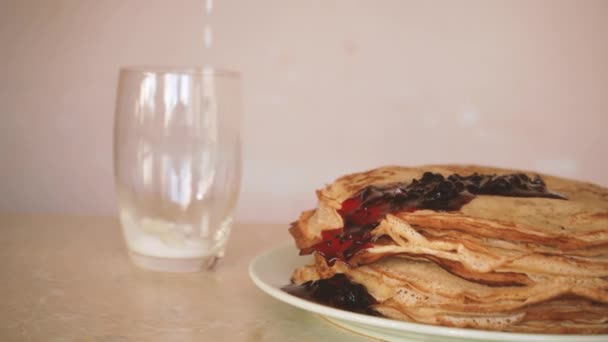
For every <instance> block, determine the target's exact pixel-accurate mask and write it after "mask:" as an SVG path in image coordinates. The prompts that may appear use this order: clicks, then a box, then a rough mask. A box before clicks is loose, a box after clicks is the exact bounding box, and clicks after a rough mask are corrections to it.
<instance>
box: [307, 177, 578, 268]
mask: <svg viewBox="0 0 608 342" xmlns="http://www.w3.org/2000/svg"><path fill="white" fill-rule="evenodd" d="M476 195H495V196H509V197H544V198H553V199H562V200H565V199H567V198H566V197H564V196H563V195H560V194H557V193H554V192H551V191H549V190H548V189H547V186H546V184H545V182H544V181H543V180H542V178H541V177H540V176H536V177H534V178H530V177H528V175H526V174H523V173H517V174H507V175H501V176H497V175H481V174H477V173H474V174H472V175H470V176H460V175H459V174H452V175H450V176H448V177H447V178H446V177H444V176H443V175H441V174H439V173H432V172H425V173H424V174H423V176H422V178H420V179H412V181H411V182H410V183H392V184H386V185H380V186H376V185H371V186H368V187H365V188H363V189H362V190H361V191H359V192H358V193H357V194H356V195H354V196H353V197H351V198H349V199H347V200H345V201H344V202H342V206H341V208H340V210H338V213H339V214H340V216H341V217H342V219H343V221H344V227H343V228H338V229H332V230H326V231H323V232H322V233H321V234H322V236H321V237H322V240H323V241H322V242H320V243H318V244H316V245H314V246H312V247H310V248H305V249H302V250H301V251H300V254H301V255H304V254H310V253H313V252H315V251H316V252H317V253H319V254H320V255H322V256H323V257H324V258H325V260H326V261H327V263H328V265H330V266H331V265H333V264H334V263H335V262H336V261H337V260H340V261H343V262H344V263H346V264H348V261H349V260H350V258H352V256H353V255H355V254H356V253H357V252H359V251H361V250H364V249H366V248H370V247H372V244H371V234H370V232H371V231H372V230H373V229H374V228H376V227H377V226H378V224H379V223H380V221H381V220H382V219H383V218H384V217H385V216H386V215H387V214H390V213H396V212H412V211H416V210H420V209H430V210H436V211H454V210H459V209H460V208H461V207H462V206H463V205H465V204H467V203H469V202H470V201H471V200H473V198H475V196H476Z"/></svg>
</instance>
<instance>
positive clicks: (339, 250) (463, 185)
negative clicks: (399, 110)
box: [290, 165, 608, 334]
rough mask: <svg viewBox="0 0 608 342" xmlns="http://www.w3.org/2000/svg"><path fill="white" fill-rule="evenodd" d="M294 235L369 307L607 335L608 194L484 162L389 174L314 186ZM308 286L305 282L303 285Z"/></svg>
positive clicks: (307, 269) (389, 170)
mask: <svg viewBox="0 0 608 342" xmlns="http://www.w3.org/2000/svg"><path fill="white" fill-rule="evenodd" d="M317 198H318V201H319V202H318V206H317V208H315V209H313V210H308V211H304V212H303V213H302V214H301V215H300V218H299V219H298V220H297V221H296V222H294V223H292V225H291V228H290V233H291V234H292V236H293V237H294V240H295V243H296V246H297V247H298V248H299V249H300V250H301V254H310V253H314V254H315V259H314V263H312V264H310V265H307V266H303V267H301V268H299V269H297V270H295V272H294V274H293V277H292V281H293V282H294V283H295V284H305V285H306V284H311V283H315V282H316V283H323V282H324V281H326V280H331V279H333V278H334V277H336V275H343V276H346V277H347V279H348V281H350V282H352V283H354V284H360V285H362V286H363V287H364V288H365V289H366V291H367V292H368V293H369V295H371V297H373V299H374V301H375V302H374V304H373V305H371V309H373V311H374V312H376V313H379V314H381V315H383V316H386V317H390V318H395V319H400V320H406V321H413V322H419V323H426V324H438V325H446V326H456V327H469V328H476V329H490V330H501V331H518V332H544V333H574V334H580V333H593V334H595V333H606V332H608V189H605V188H602V187H600V186H597V185H594V184H590V183H585V182H579V181H574V180H568V179H563V178H559V177H553V176H549V175H542V174H537V173H531V172H525V171H519V170H508V169H500V168H490V167H480V166H458V165H434V166H424V167H419V168H407V167H397V166H390V167H383V168H378V169H374V170H370V171H367V172H363V173H356V174H351V175H347V176H344V177H341V178H339V179H337V180H336V181H335V182H334V183H332V184H330V185H328V186H326V187H325V188H323V189H321V190H318V191H317ZM306 286H309V285H306Z"/></svg>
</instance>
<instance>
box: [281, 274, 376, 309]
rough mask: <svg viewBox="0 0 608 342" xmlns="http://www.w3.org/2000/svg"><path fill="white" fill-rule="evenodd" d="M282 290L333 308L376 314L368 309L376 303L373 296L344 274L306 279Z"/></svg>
mask: <svg viewBox="0 0 608 342" xmlns="http://www.w3.org/2000/svg"><path fill="white" fill-rule="evenodd" d="M282 290H283V291H285V292H287V293H290V294H292V295H294V296H297V297H300V298H303V299H307V300H312V301H315V302H317V303H320V304H324V305H329V306H333V307H335V308H339V309H345V310H349V311H353V312H359V313H365V314H372V315H377V313H376V312H375V311H373V310H372V309H370V306H371V305H373V304H376V303H377V302H376V300H375V299H374V297H372V296H371V295H370V294H369V293H368V292H367V290H366V289H365V287H364V286H363V285H361V284H356V283H353V282H351V281H350V280H349V279H348V278H347V277H346V276H345V275H344V274H336V275H334V276H333V277H331V278H327V279H321V280H317V281H308V282H305V283H304V284H302V285H293V284H292V285H287V286H285V287H283V288H282Z"/></svg>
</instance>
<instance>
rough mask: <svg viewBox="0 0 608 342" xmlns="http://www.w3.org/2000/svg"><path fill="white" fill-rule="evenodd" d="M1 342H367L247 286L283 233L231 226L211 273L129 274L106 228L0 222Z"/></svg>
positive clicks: (27, 219)
mask: <svg viewBox="0 0 608 342" xmlns="http://www.w3.org/2000/svg"><path fill="white" fill-rule="evenodd" d="M0 230H1V232H0V260H2V263H1V266H0V267H1V268H0V270H1V271H0V274H1V276H0V277H2V279H1V281H0V293H2V301H1V303H0V322H2V323H1V324H0V340H2V341H28V340H29V341H74V340H81V341H132V340H141V341H155V340H159V341H191V340H196V341H315V342H321V341H332V342H336V341H342V340H345V341H346V340H347V341H370V340H369V339H367V338H364V337H360V336H357V335H354V334H352V333H350V332H347V331H344V330H341V329H340V328H338V327H335V326H333V325H331V324H330V323H329V322H327V321H325V320H324V319H322V318H321V317H319V316H317V315H314V314H312V313H309V312H306V311H303V310H300V309H297V308H294V307H291V306H289V305H287V304H284V303H282V302H279V301H277V300H275V299H273V298H271V297H269V296H267V295H266V294H264V293H263V292H261V291H260V290H258V289H257V288H256V287H255V285H254V284H253V283H252V282H251V280H250V279H249V276H248V274H247V267H248V264H249V262H250V261H251V260H252V259H253V257H254V256H255V255H257V254H258V253H260V252H262V251H264V250H267V249H269V248H272V247H273V246H275V245H277V244H280V243H281V242H282V241H285V240H287V239H289V236H288V234H287V225H276V224H275V225H268V224H237V225H235V227H234V230H233V234H232V236H231V239H230V242H229V245H228V248H227V254H226V257H225V258H224V259H223V260H222V261H221V263H220V264H219V266H218V268H217V269H216V270H214V271H213V272H203V273H189V274H173V273H156V272H151V271H145V270H142V269H139V268H137V267H136V266H133V265H132V264H131V263H130V261H129V259H128V257H127V253H126V247H125V244H124V242H123V240H122V236H121V232H120V225H119V222H118V220H117V219H115V218H103V217H71V216H49V215H0Z"/></svg>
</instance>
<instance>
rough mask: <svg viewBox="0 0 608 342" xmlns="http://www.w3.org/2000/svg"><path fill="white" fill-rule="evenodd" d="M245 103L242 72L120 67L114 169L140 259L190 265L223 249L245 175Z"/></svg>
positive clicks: (165, 267)
mask: <svg viewBox="0 0 608 342" xmlns="http://www.w3.org/2000/svg"><path fill="white" fill-rule="evenodd" d="M241 101H242V98H241V80H240V75H239V73H237V72H233V71H228V70H219V69H214V68H204V69H197V68H158V67H133V68H123V69H121V71H120V77H119V84H118V94H117V100H116V113H115V127H114V177H115V184H116V192H117V196H118V207H119V211H120V221H121V224H122V231H123V235H124V238H125V241H126V244H127V247H128V251H129V255H130V258H131V260H132V261H133V263H135V264H136V265H138V266H140V267H143V268H146V269H152V270H158V271H175V272H192V271H198V270H203V269H211V268H213V267H214V266H215V264H216V262H217V261H218V259H219V258H221V257H222V256H223V254H224V248H225V245H226V242H227V240H228V237H229V235H230V230H231V226H232V216H233V211H234V208H235V204H236V202H237V198H238V192H239V185H240V177H241V140H240V131H241V129H240V127H241V115H242V102H241Z"/></svg>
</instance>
